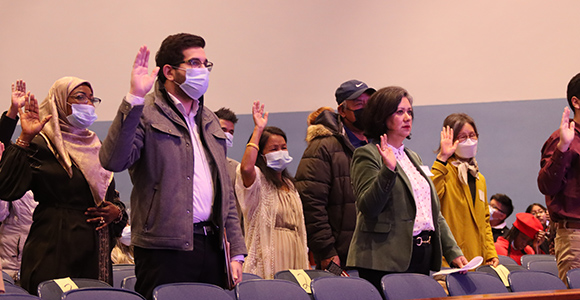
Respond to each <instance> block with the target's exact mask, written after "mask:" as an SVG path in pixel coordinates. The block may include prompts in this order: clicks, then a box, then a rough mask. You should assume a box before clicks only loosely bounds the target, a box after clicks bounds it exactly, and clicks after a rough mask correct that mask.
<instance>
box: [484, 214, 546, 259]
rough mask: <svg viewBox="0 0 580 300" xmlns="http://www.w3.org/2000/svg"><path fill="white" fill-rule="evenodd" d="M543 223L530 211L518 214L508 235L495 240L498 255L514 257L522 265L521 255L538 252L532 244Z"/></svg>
mask: <svg viewBox="0 0 580 300" xmlns="http://www.w3.org/2000/svg"><path fill="white" fill-rule="evenodd" d="M542 230H543V227H542V223H540V221H539V220H538V219H536V217H534V215H532V214H529V213H518V214H516V221H515V222H514V226H513V227H512V229H510V231H509V232H508V234H507V236H506V237H505V238H504V237H501V236H500V237H498V238H497V242H495V250H496V251H497V254H498V255H505V256H509V257H511V258H513V259H514V260H515V261H516V262H517V263H518V264H520V265H521V262H520V260H521V257H522V255H524V254H536V252H535V251H534V249H533V248H532V247H531V246H530V245H531V244H532V242H534V241H535V237H536V235H537V234H538V232H540V231H542Z"/></svg>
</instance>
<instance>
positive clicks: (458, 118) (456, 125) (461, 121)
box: [435, 113, 479, 157]
mask: <svg viewBox="0 0 580 300" xmlns="http://www.w3.org/2000/svg"><path fill="white" fill-rule="evenodd" d="M465 124H469V125H471V127H473V131H475V135H477V136H478V137H479V132H477V126H475V121H474V120H473V118H472V117H470V116H469V115H468V114H466V113H453V114H450V115H448V116H447V118H445V120H443V127H447V126H449V128H451V129H453V141H456V140H457V136H458V135H459V132H460V131H461V129H463V126H465ZM439 151H441V145H439V148H437V151H435V153H439ZM451 156H452V157H453V156H455V153H453V155H451Z"/></svg>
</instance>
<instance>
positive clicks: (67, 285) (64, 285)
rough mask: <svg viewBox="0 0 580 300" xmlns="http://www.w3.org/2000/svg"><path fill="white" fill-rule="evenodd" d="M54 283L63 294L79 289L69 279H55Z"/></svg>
mask: <svg viewBox="0 0 580 300" xmlns="http://www.w3.org/2000/svg"><path fill="white" fill-rule="evenodd" d="M54 283H56V284H57V285H58V286H59V287H60V289H61V290H62V292H63V293H64V292H68V291H70V290H74V289H78V288H79V287H78V286H77V285H76V283H75V282H74V281H72V279H70V277H66V278H59V279H55V280H54Z"/></svg>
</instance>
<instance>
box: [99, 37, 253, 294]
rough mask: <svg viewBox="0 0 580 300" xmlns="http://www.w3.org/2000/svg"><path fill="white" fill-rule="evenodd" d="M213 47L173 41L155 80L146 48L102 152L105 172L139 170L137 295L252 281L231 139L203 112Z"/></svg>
mask: <svg viewBox="0 0 580 300" xmlns="http://www.w3.org/2000/svg"><path fill="white" fill-rule="evenodd" d="M204 47H205V41H204V39H203V38H201V37H199V36H195V35H191V34H186V33H180V34H175V35H171V36H169V37H167V38H166V39H165V40H164V41H163V43H162V44H161V47H160V49H159V51H158V52H157V55H156V57H155V60H156V64H157V68H155V69H154V70H153V71H152V72H151V73H150V74H149V71H148V61H149V50H148V49H147V47H146V46H142V47H141V48H140V49H139V52H138V54H137V56H136V58H135V63H134V65H133V71H132V73H131V87H130V90H129V93H128V94H127V96H126V97H125V98H124V99H123V101H122V103H121V106H120V107H119V110H118V112H117V115H116V117H115V119H114V121H113V124H112V125H111V128H110V129H109V133H108V135H107V138H106V139H105V140H104V142H103V146H102V148H101V151H100V160H101V164H102V165H103V167H104V168H106V169H108V170H111V171H115V172H119V171H122V170H124V169H127V168H128V169H129V174H130V176H131V181H132V182H133V191H132V193H131V225H132V226H131V243H132V244H133V245H134V246H135V273H136V276H137V282H136V284H135V290H136V291H137V292H139V293H141V294H142V295H144V296H145V297H146V298H148V299H152V291H153V289H154V288H155V287H156V286H158V285H161V284H166V283H173V282H205V283H211V284H215V285H219V286H222V287H226V286H227V285H228V279H227V276H226V274H227V272H226V271H227V270H228V269H229V268H230V267H231V271H232V275H233V281H235V282H236V283H237V282H239V281H241V277H242V263H243V258H244V255H246V252H247V250H246V247H245V244H244V240H243V237H242V234H241V229H240V224H239V220H238V215H237V211H236V206H235V201H234V196H233V191H232V186H231V182H230V179H229V176H228V173H227V160H226V137H225V135H224V133H223V131H222V130H221V128H220V123H219V121H218V119H217V118H216V116H215V115H214V114H213V113H212V112H211V111H210V110H209V109H208V108H206V107H204V105H203V94H204V93H205V91H206V89H207V86H208V79H209V72H210V71H211V68H212V66H213V64H212V63H211V62H210V61H208V60H207V58H206V55H205V50H204ZM157 74H159V76H158V78H157V80H155V79H156V77H157ZM154 83H155V86H154V88H153V91H152V92H151V93H149V94H147V92H148V91H149V90H150V89H151V87H152V85H153V84H154ZM226 233H227V240H229V243H231V246H230V247H229V253H227V251H224V250H225V249H227V248H228V247H226V246H225V245H226V244H227V243H226V242H225V236H226ZM230 255H231V256H230ZM230 257H231V258H230Z"/></svg>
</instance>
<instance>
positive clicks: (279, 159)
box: [264, 150, 292, 172]
mask: <svg viewBox="0 0 580 300" xmlns="http://www.w3.org/2000/svg"><path fill="white" fill-rule="evenodd" d="M264 156H265V157H266V165H267V166H268V168H270V169H272V170H274V171H276V172H282V171H284V169H286V167H287V166H288V165H289V164H290V163H291V162H292V157H291V156H290V154H288V151H287V150H280V151H274V152H270V153H266V154H264Z"/></svg>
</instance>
